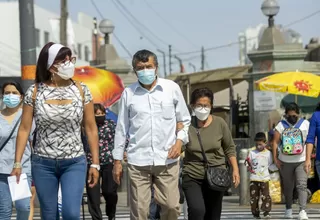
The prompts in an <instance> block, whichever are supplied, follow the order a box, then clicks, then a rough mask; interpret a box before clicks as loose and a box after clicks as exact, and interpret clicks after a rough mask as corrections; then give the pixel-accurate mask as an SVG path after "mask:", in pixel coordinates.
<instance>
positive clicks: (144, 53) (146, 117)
mask: <svg viewBox="0 0 320 220" xmlns="http://www.w3.org/2000/svg"><path fill="white" fill-rule="evenodd" d="M132 66H133V69H134V71H135V73H136V75H137V77H138V81H137V82H136V83H134V84H132V85H130V86H129V87H127V88H126V89H125V90H124V92H123V93H122V96H121V99H120V104H119V114H118V123H117V127H116V134H115V146H114V150H113V152H112V154H113V158H114V160H115V162H114V167H113V177H114V180H115V181H116V183H117V184H120V178H121V175H122V165H121V160H122V159H123V154H124V151H125V145H126V142H127V136H129V143H128V146H127V158H128V176H129V180H130V189H129V191H130V219H131V220H142V219H143V220H145V219H148V208H147V207H149V205H150V200H151V187H152V186H153V187H154V199H155V201H156V203H157V204H159V205H160V207H161V214H160V215H161V219H163V220H173V219H178V217H179V215H180V204H179V197H180V196H179V190H178V183H179V182H178V181H179V156H180V154H181V148H182V145H183V144H186V143H187V142H188V128H189V124H190V114H189V112H188V108H187V106H186V102H185V100H184V98H183V95H182V92H181V89H180V87H179V86H178V85H177V84H176V83H175V82H173V81H171V80H167V79H162V78H160V77H159V76H158V74H157V71H158V60H157V56H156V55H155V54H154V53H152V52H151V51H148V50H140V51H138V52H137V53H136V54H135V55H134V56H133V60H132ZM177 122H181V123H182V124H183V129H181V130H179V131H178V132H177V133H176V124H177Z"/></svg>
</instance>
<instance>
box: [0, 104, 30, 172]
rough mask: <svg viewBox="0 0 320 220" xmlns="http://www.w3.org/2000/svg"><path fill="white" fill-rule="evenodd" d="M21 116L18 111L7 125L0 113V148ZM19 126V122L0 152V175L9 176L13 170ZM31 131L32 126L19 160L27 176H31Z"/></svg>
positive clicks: (20, 110) (20, 112)
mask: <svg viewBox="0 0 320 220" xmlns="http://www.w3.org/2000/svg"><path fill="white" fill-rule="evenodd" d="M21 115H22V109H19V110H18V112H17V114H16V115H15V117H14V119H13V121H12V122H11V123H10V124H9V123H8V121H7V120H6V119H5V118H4V117H3V115H2V114H1V113H0V146H2V144H3V143H4V142H5V141H6V140H7V138H8V137H9V135H10V133H11V131H12V129H13V128H14V125H15V124H16V123H17V121H18V120H20V117H21ZM19 125H20V122H19V124H18V125H17V127H16V129H15V131H14V132H13V134H12V136H11V138H10V140H9V141H8V143H7V144H6V145H5V146H4V148H3V149H2V150H1V152H0V174H10V173H11V171H12V169H13V164H14V159H15V151H16V140H17V135H18V129H19ZM33 130H34V124H33V126H32V129H31V133H30V136H29V140H28V141H27V146H26V148H25V150H24V153H23V156H22V160H21V165H22V172H23V173H27V174H31V161H30V157H31V147H30V143H31V141H32V133H33Z"/></svg>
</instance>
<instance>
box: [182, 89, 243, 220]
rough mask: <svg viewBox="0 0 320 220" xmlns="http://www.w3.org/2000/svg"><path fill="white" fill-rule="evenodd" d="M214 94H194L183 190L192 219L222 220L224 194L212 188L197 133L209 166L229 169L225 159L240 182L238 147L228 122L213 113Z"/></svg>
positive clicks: (192, 96) (183, 171)
mask: <svg viewBox="0 0 320 220" xmlns="http://www.w3.org/2000/svg"><path fill="white" fill-rule="evenodd" d="M212 105H213V93H212V91H211V90H210V89H208V88H201V89H196V90H195V91H193V93H192V95H191V107H192V115H193V117H192V122H193V123H191V126H190V128H189V143H188V144H187V146H186V150H185V158H184V161H183V162H184V165H183V170H182V181H183V182H182V188H183V191H184V193H185V197H186V200H187V204H188V219H189V220H219V219H220V217H221V210H222V198H223V195H224V192H219V191H215V190H212V189H210V188H209V185H208V183H207V180H206V178H205V165H204V160H203V157H202V153H201V147H200V144H199V141H198V138H197V133H196V130H197V129H199V131H200V136H201V140H202V144H203V148H204V151H205V154H206V156H207V159H208V162H209V164H210V166H217V167H226V158H228V160H229V163H230V164H231V166H232V170H233V174H232V177H233V184H234V186H235V187H237V186H238V185H239V183H240V176H239V168H238V163H237V159H236V148H235V144H234V143H233V140H232V136H231V133H230V131H229V128H228V126H227V124H226V122H225V121H224V120H223V119H222V118H220V117H218V116H213V115H211V114H210V112H211V109H212Z"/></svg>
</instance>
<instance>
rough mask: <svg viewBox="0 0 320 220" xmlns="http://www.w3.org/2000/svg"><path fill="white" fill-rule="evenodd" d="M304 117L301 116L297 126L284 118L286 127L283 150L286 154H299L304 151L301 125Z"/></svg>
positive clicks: (283, 136)
mask: <svg viewBox="0 0 320 220" xmlns="http://www.w3.org/2000/svg"><path fill="white" fill-rule="evenodd" d="M303 121H304V119H303V118H301V119H300V120H299V121H298V122H297V123H296V124H295V126H292V125H290V124H289V123H288V122H287V121H285V120H282V121H281V123H282V125H283V127H284V131H283V132H282V137H281V140H282V146H281V151H282V153H283V154H285V155H291V156H292V155H299V154H302V152H303V151H304V141H303V135H302V132H301V130H300V126H301V124H302V123H303Z"/></svg>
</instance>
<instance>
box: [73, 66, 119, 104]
mask: <svg viewBox="0 0 320 220" xmlns="http://www.w3.org/2000/svg"><path fill="white" fill-rule="evenodd" d="M73 79H74V80H76V81H80V82H83V83H84V84H86V85H87V86H88V87H89V89H90V92H91V94H92V96H93V101H94V103H101V104H103V105H104V106H105V107H109V106H111V105H112V104H114V103H115V102H117V101H118V100H119V99H120V97H121V94H122V92H123V90H124V85H123V83H122V80H121V78H120V77H119V76H118V75H116V74H114V73H112V72H110V71H107V70H103V69H98V68H94V67H90V66H82V67H77V68H76V71H75V74H74V77H73Z"/></svg>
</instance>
